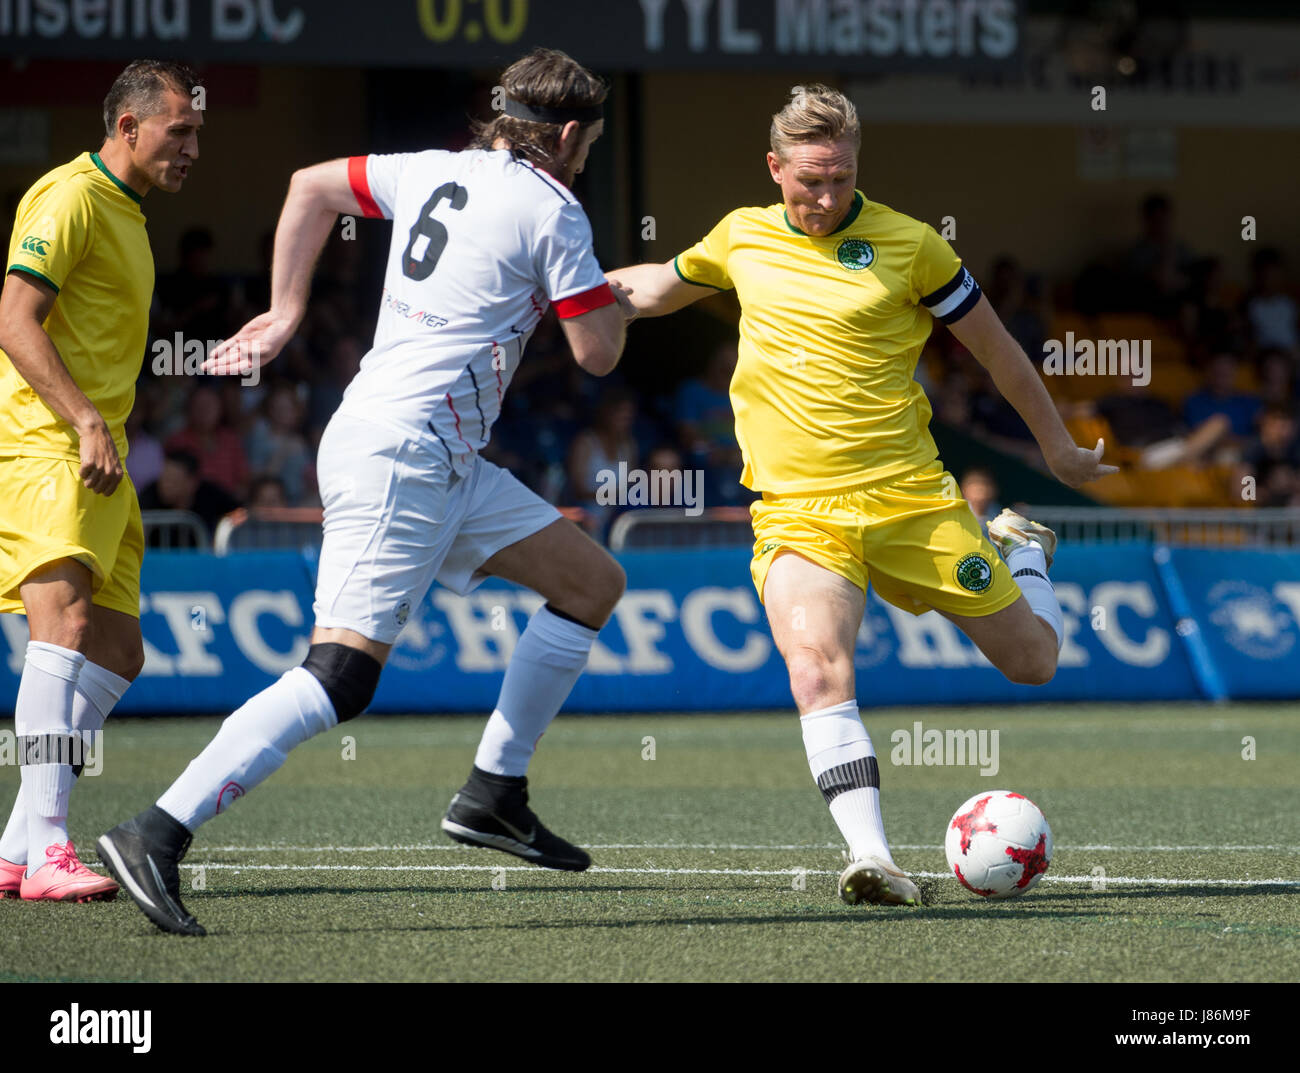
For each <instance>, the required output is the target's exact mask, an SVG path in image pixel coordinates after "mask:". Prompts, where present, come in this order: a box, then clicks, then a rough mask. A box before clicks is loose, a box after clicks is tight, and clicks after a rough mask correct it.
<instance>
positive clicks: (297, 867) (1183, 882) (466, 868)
mask: <svg viewBox="0 0 1300 1073" xmlns="http://www.w3.org/2000/svg"><path fill="white" fill-rule="evenodd" d="M181 867H182V868H189V869H192V870H197V869H200V868H202V869H205V870H207V869H212V870H213V871H231V872H534V873H536V871H537V869H536V868H535V867H533V866H532V865H490V864H413V865H400V864H375V865H370V864H224V863H223V864H183V865H181ZM587 871H588V872H595V873H599V874H602V875H615V876H790V877H792V878H793V877H795V876H834V875H839V872H838V871H826V870H825V869H814V868H781V869H761V868H601V867H593V868H589V869H587ZM910 874H911V875H913V876H921V877H923V878H925V879H951V878H953V877H952V876H950V875H949V874H948V873H947V872H911V873H910ZM1097 880H1098V877H1097V876H1093V875H1086V876H1052V875H1045V876H1043V878H1042V880H1041V882H1044V883H1088V884H1092V883H1095V882H1097ZM1103 882H1105V883H1106V884H1107V885H1108V886H1110V885H1114V886H1141V885H1144V884H1153V885H1156V886H1164V887H1263V886H1269V887H1296V888H1300V880H1297V879H1167V878H1165V877H1162V876H1145V877H1143V876H1106V877H1104V880H1103Z"/></svg>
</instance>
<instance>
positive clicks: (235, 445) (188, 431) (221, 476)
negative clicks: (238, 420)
mask: <svg viewBox="0 0 1300 1073" xmlns="http://www.w3.org/2000/svg"><path fill="white" fill-rule="evenodd" d="M224 416H225V415H224V413H223V411H222V404H221V395H220V393H219V392H218V391H217V388H216V387H215V386H214V385H213V384H209V383H199V384H197V385H196V386H195V388H194V393H193V394H192V395H191V396H190V398H189V404H188V406H187V407H186V417H187V421H186V424H185V427H184V428H182V429H181V430H180V431H179V432H177V433H175V434H173V435H172V436H171V437H169V438H168V440H167V442H166V447H167V450H168V451H169V452H171V451H186V452H188V453H189V454H191V455H193V456H194V457H195V458H197V459H198V460H199V472H200V475H201V476H202V478H203V479H204V480H205V481H211V482H212V483H213V484H215V485H217V487H219V488H221V489H222V490H223V491H225V492H226V494H227V495H230V496H232V497H234V498H235V499H242V498H243V496H244V492H245V490H246V489H247V488H248V477H249V469H248V456H247V455H246V454H245V452H244V445H243V444H242V443H241V442H240V439H239V434H238V433H237V432H236V431H235V430H234V429H232V428H231V427H230V426H229V425H227V424H225V421H224Z"/></svg>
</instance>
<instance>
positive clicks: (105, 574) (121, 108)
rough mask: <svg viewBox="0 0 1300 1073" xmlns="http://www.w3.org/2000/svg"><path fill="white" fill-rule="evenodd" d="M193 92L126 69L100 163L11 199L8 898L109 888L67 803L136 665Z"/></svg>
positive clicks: (6, 454) (68, 168) (177, 78)
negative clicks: (161, 333) (150, 472)
mask: <svg viewBox="0 0 1300 1073" xmlns="http://www.w3.org/2000/svg"><path fill="white" fill-rule="evenodd" d="M197 86H198V81H197V79H196V78H195V76H194V74H193V73H192V72H191V71H190V70H189V69H188V68H186V67H184V66H182V65H180V64H175V63H162V62H158V61H153V60H141V61H137V62H135V63H132V64H130V65H129V66H128V67H127V68H126V69H125V70H124V71H123V72H122V73H121V74H120V75H119V76H118V77H117V79H116V80H115V81H114V83H113V85H112V87H111V88H110V90H109V93H108V96H107V98H106V99H105V101H104V127H105V139H104V143H103V145H102V146H101V148H100V150H99V152H97V153H82V154H81V156H79V157H77V158H76V159H75V160H73V161H71V162H69V163H67V164H64V165H62V166H60V167H58V168H55V169H54V170H53V171H51V172H49V173H48V174H46V175H43V176H42V177H41V178H40V179H38V180H37V181H36V183H35V185H33V186H32V188H31V189H30V190H28V191H27V193H26V195H25V196H24V197H23V199H22V201H20V202H19V204H18V212H17V216H16V218H15V221H14V229H13V233H12V235H11V238H10V243H9V257H8V260H7V262H6V265H7V268H6V273H5V279H4V289H3V291H0V612H25V613H26V615H27V622H28V626H29V628H30V631H31V641H30V643H29V644H28V646H27V652H26V660H25V663H24V665H23V674H22V680H21V682H20V684H19V687H18V697H17V700H16V701H15V702H14V706H15V712H14V722H15V730H16V732H17V734H18V740H19V763H20V765H21V776H22V781H21V785H20V788H19V793H18V797H17V799H16V800H15V802H14V807H13V811H12V812H11V814H10V817H9V822H8V824H7V825H6V826H5V829H4V833H3V835H0V897H21V898H24V899H27V900H31V901H37V900H41V901H78V902H82V901H90V900H96V899H105V898H112V897H113V896H114V895H115V894H116V893H117V884H116V883H114V882H113V881H112V880H111V879H109V878H107V877H105V876H101V875H97V874H95V873H94V872H92V871H90V869H88V868H86V867H85V865H83V864H82V863H81V861H80V860H78V858H77V854H76V850H75V848H74V847H73V845H72V842H71V841H70V840H69V839H68V827H67V822H68V821H67V816H68V797H69V795H70V794H71V791H72V785H73V782H74V781H75V779H76V776H77V774H79V772H80V761H81V758H82V750H83V743H84V742H86V741H88V740H89V739H90V737H91V735H92V734H94V733H95V732H97V731H98V730H99V728H100V727H101V726H102V725H103V722H104V718H105V716H106V715H107V714H108V712H109V710H110V709H112V707H113V705H114V704H116V703H117V701H118V700H119V699H120V698H121V696H122V694H123V693H124V692H125V691H126V688H127V686H128V685H130V683H131V681H132V679H134V678H135V676H136V675H137V674H139V672H140V668H141V666H142V665H143V663H144V648H143V645H142V643H141V638H140V562H141V557H142V554H143V550H144V534H143V532H142V530H141V525H140V507H139V504H138V503H137V501H136V495H135V489H134V488H133V487H132V486H131V479H130V477H128V476H127V475H126V474H125V472H124V470H123V467H122V459H123V458H125V457H126V451H127V443H126V432H125V426H126V419H127V417H128V415H129V414H130V413H131V406H132V404H133V402H134V400H135V381H136V378H137V377H138V376H139V375H140V365H141V362H142V361H143V358H144V353H145V344H146V337H147V334H148V326H149V304H150V301H151V300H152V297H153V282H154V268H153V255H152V253H151V252H150V249H149V238H148V235H147V234H146V233H145V218H144V214H143V212H142V211H141V202H142V200H143V198H144V196H145V194H147V193H148V192H149V191H150V190H151V189H153V188H154V187H155V186H156V187H158V188H159V189H162V190H166V191H168V192H171V193H175V192H176V191H178V190H180V188H181V185H182V184H183V183H184V181H185V178H186V176H187V175H188V174H189V170H190V168H191V166H192V165H193V163H194V160H195V159H196V158H197V157H198V155H199V151H198V131H199V128H200V127H201V126H202V125H203V113H202V111H201V110H200V108H199V107H198V105H200V104H201V103H202V101H201V98H200V97H198V96H196V95H195V93H194V90H195V89H196V88H197Z"/></svg>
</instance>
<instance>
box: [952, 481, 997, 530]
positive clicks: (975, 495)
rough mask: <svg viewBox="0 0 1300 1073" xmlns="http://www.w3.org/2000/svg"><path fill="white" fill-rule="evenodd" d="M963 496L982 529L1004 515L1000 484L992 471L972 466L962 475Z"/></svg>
mask: <svg viewBox="0 0 1300 1073" xmlns="http://www.w3.org/2000/svg"><path fill="white" fill-rule="evenodd" d="M961 494H962V498H963V499H965V500H966V502H967V504H968V505H969V506H970V509H971V513H972V514H974V515H975V517H976V518H978V519H979V523H980V528H983V527H984V526H986V525H988V523H989V521H990V519H992V518H996V517H997V516H998V515H999V514H1001V513H1002V504H1001V503H999V502H998V482H997V480H996V478H994V476H993V472H992V470H988V469H985V468H984V467H983V466H972V467H971V468H970V469H968V470H967V471H966V472H965V473H963V474H962V475H961Z"/></svg>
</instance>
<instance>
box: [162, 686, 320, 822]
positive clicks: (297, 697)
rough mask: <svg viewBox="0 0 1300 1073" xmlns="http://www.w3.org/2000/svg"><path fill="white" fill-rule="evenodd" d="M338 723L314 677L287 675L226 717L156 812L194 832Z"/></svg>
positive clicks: (163, 798)
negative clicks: (297, 749) (294, 750)
mask: <svg viewBox="0 0 1300 1073" xmlns="http://www.w3.org/2000/svg"><path fill="white" fill-rule="evenodd" d="M337 724H338V717H337V716H336V715H335V714H334V705H333V704H331V703H330V699H329V695H328V694H327V693H326V692H325V687H324V686H322V685H321V684H320V681H319V680H318V679H317V678H316V676H315V675H314V674H312V673H311V671H309V670H307V669H306V668H303V667H295V668H293V670H291V671H286V672H285V673H284V674H282V675H281V676H280V677H279V679H277V680H276V681H275V682H273V683H271V685H269V686H267V687H266V688H265V689H264V690H262V692H260V693H259V694H257V696H255V697H253V698H251V699H250V700H248V701H246V702H245V703H244V705H243V707H241V708H239V709H238V710H237V711H235V712H233V713H232V714H231V715H229V716H227V717H226V720H225V722H223V723H222V724H221V729H220V730H219V731H217V736H216V737H215V738H213V739H212V740H211V741H210V742H208V747H207V748H206V749H204V750H203V752H201V753H199V755H198V756H196V757H195V758H194V759H193V760H191V761H190V765H189V767H187V768H186V769H185V770H184V772H182V773H181V777H180V778H179V779H177V780H176V781H175V782H174V783H172V785H171V788H170V789H169V790H167V792H166V793H164V794H163V795H162V797H160V798H158V807H159V808H160V809H162V810H163V811H164V812H167V813H170V814H171V815H172V816H173V817H175V818H176V819H177V820H179V821H180V822H181V823H183V824H184V825H185V826H186V827H188V828H189V829H190V830H191V831H196V830H198V828H199V826H200V825H201V824H204V823H207V822H208V820H210V819H212V817H213V816H215V815H216V814H217V813H218V812H222V811H224V810H225V809H226V808H228V807H229V806H230V805H231V804H232V803H233V802H234V801H235V800H236V799H237V798H240V797H243V796H244V794H246V793H247V792H248V791H249V790H251V789H252V788H253V787H254V786H257V785H258V784H259V783H261V782H263V781H265V780H266V779H267V778H268V777H270V776H271V775H272V774H274V773H275V772H276V771H277V770H278V769H279V767H280V765H281V764H283V763H284V761H285V757H287V756H288V755H289V750H290V749H292V748H293V747H294V746H295V745H301V744H302V743H303V742H304V741H306V740H307V739H308V738H313V737H315V736H316V735H317V734H320V733H322V732H323V731H326V730H329V729H330V727H333V726H336V725H337Z"/></svg>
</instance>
